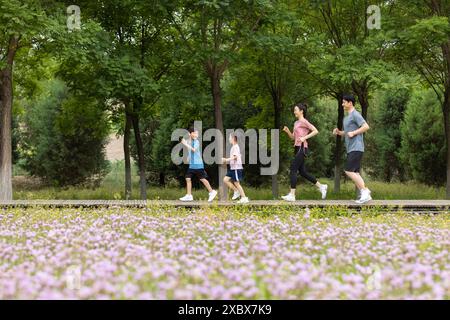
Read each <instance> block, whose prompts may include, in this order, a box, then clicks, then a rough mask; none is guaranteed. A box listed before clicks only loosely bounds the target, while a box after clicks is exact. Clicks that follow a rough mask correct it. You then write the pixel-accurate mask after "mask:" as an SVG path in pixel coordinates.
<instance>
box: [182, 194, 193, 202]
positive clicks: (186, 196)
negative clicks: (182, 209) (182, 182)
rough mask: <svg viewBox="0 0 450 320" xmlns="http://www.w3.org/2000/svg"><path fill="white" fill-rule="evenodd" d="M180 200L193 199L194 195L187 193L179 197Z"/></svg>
mask: <svg viewBox="0 0 450 320" xmlns="http://www.w3.org/2000/svg"><path fill="white" fill-rule="evenodd" d="M180 201H194V197H193V196H192V194H187V195H185V196H184V197H183V198H180Z"/></svg>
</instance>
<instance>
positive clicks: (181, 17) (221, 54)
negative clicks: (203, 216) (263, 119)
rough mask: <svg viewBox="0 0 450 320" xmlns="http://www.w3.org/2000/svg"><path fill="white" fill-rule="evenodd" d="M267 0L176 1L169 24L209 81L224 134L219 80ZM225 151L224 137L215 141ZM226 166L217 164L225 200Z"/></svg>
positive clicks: (221, 195) (217, 120) (218, 124)
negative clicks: (234, 0)
mask: <svg viewBox="0 0 450 320" xmlns="http://www.w3.org/2000/svg"><path fill="white" fill-rule="evenodd" d="M270 3H271V1H269V0H257V1H241V2H232V1H228V0H223V1H217V0H186V1H180V2H179V4H180V6H179V9H178V10H176V11H174V14H173V15H172V18H171V23H172V24H173V26H174V27H175V28H176V29H177V31H178V32H179V35H180V37H181V38H182V39H183V40H184V49H185V50H186V51H185V52H186V54H187V55H188V56H190V57H191V58H193V62H200V64H201V66H202V67H203V69H204V70H205V75H206V76H207V77H208V79H209V81H210V92H211V97H212V102H213V106H214V117H215V127H216V129H218V130H219V131H220V132H221V133H222V135H223V133H224V127H223V118H222V88H221V81H222V78H223V76H224V73H225V71H227V69H228V67H229V65H230V63H231V62H232V60H233V59H234V58H235V56H236V54H237V52H238V51H239V49H240V48H242V46H244V45H245V44H246V43H248V40H249V38H250V35H251V34H253V33H254V32H255V31H256V30H257V29H258V27H259V26H260V25H261V23H262V19H263V18H264V16H265V15H266V14H267V11H268V9H269V8H270V7H271V5H270ZM218 143H219V150H222V152H223V153H224V152H225V143H224V140H223V139H222V141H218ZM225 173H226V165H225V164H222V165H219V184H220V187H219V199H220V200H224V199H226V188H224V185H223V178H224V176H225Z"/></svg>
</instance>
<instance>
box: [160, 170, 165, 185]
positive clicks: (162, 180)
mask: <svg viewBox="0 0 450 320" xmlns="http://www.w3.org/2000/svg"><path fill="white" fill-rule="evenodd" d="M159 186H160V187H165V186H166V175H165V174H164V172H160V173H159Z"/></svg>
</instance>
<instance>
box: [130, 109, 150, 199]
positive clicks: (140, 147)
mask: <svg viewBox="0 0 450 320" xmlns="http://www.w3.org/2000/svg"><path fill="white" fill-rule="evenodd" d="M131 119H132V122H133V129H134V138H135V140H136V148H137V154H138V167H139V186H140V193H141V200H147V179H146V176H145V157H144V144H143V143H142V137H141V131H140V129H139V116H138V115H137V114H135V113H134V114H132V116H131Z"/></svg>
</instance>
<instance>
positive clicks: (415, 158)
mask: <svg viewBox="0 0 450 320" xmlns="http://www.w3.org/2000/svg"><path fill="white" fill-rule="evenodd" d="M401 136H402V143H401V149H400V157H401V159H402V162H403V163H404V166H405V169H406V171H407V173H408V174H409V175H410V176H411V177H412V178H413V179H415V180H417V181H419V182H423V183H425V184H428V185H443V184H444V183H445V180H446V174H445V172H446V163H445V159H446V158H445V155H446V147H445V145H446V144H445V135H444V124H443V119H442V111H441V105H440V103H439V101H438V100H437V98H436V95H435V93H434V92H433V91H432V90H420V91H416V92H415V93H414V94H413V96H412V97H411V100H410V102H409V103H408V105H407V108H406V112H405V117H404V120H403V122H402V124H401Z"/></svg>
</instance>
